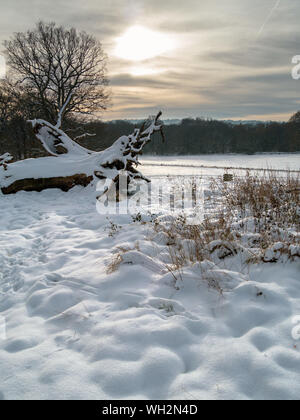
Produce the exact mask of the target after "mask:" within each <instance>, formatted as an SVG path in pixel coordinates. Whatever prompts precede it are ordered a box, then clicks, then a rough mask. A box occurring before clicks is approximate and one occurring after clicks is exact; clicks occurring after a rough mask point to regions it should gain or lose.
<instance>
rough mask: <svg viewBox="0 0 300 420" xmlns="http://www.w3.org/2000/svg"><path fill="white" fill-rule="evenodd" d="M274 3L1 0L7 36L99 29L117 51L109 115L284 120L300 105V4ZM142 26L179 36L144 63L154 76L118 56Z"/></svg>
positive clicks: (0, 23)
mask: <svg viewBox="0 0 300 420" xmlns="http://www.w3.org/2000/svg"><path fill="white" fill-rule="evenodd" d="M274 4H275V0H264V1H263V2H262V1H261V0H226V1H225V2H220V0H201V1H199V0H185V1H182V0H164V1H163V2H162V1H161V0H126V1H124V0H110V1H101V2H100V1H99V0H85V1H84V2H82V0H52V1H51V2H49V1H48V0H26V2H20V1H19V0H1V15H0V41H3V40H4V39H6V38H7V37H9V36H10V35H11V34H12V33H13V32H15V31H24V30H26V29H28V28H30V27H32V26H33V25H34V24H35V22H36V21H37V20H39V19H43V20H45V21H56V22H57V23H58V24H63V25H66V26H75V27H77V28H78V29H80V30H85V31H87V32H89V33H92V34H94V35H95V36H96V37H97V38H99V40H100V41H102V43H103V45H104V48H105V50H106V51H107V53H108V55H109V67H108V68H109V73H110V78H111V89H112V92H113V107H112V109H111V110H110V111H109V112H108V113H107V115H106V118H110V117H116V116H117V117H118V118H143V117H144V116H145V114H150V113H153V112H154V111H155V110H156V108H160V107H162V108H163V109H164V112H165V116H166V117H183V116H198V115H202V116H211V117H220V118H235V117H236V118H240V117H247V116H249V115H255V116H259V115H261V116H262V117H263V116H264V115H274V116H275V115H276V118H279V117H278V116H280V115H282V118H283V119H284V118H286V117H287V115H288V114H289V113H293V112H294V111H295V110H296V109H297V108H298V107H299V103H298V98H297V93H298V89H299V88H298V85H297V83H300V81H299V82H296V81H294V80H293V79H292V78H291V76H290V72H291V58H292V57H293V56H294V55H297V54H300V29H299V20H300V3H299V2H295V1H294V0H285V1H284V2H281V3H280V5H279V7H277V8H276V9H272V8H273V7H274ZM271 10H273V11H272V14H271V13H270V11H271ZM136 24H138V25H143V26H145V27H148V28H149V29H152V30H157V31H160V32H161V33H163V34H165V36H166V37H168V36H172V38H174V39H175V40H176V48H175V49H174V51H172V52H170V53H168V54H164V55H161V56H159V57H155V58H153V59H151V60H148V61H145V62H143V63H142V65H143V66H144V67H145V68H147V67H148V68H149V69H150V70H151V69H153V70H154V71H153V74H149V75H144V76H133V75H132V74H131V70H130V69H131V68H132V67H133V66H134V63H131V62H128V61H126V60H122V59H119V58H118V57H115V56H114V55H113V51H114V47H115V43H116V40H117V38H118V37H119V36H121V35H122V34H123V33H124V32H125V31H126V30H127V28H128V27H130V26H132V25H136ZM261 28H263V30H261ZM258 34H259V37H258V36H257V35H258ZM299 86H300V84H299Z"/></svg>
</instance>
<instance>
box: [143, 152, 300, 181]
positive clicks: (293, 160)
mask: <svg viewBox="0 0 300 420" xmlns="http://www.w3.org/2000/svg"><path fill="white" fill-rule="evenodd" d="M141 163H142V164H143V173H144V174H145V175H147V176H154V175H212V176H213V175H220V174H223V173H224V171H225V170H226V168H236V169H241V168H244V169H248V168H251V169H276V170H293V171H300V153H292V154H289V153H286V154H259V155H199V156H143V158H142V159H141ZM239 172H240V171H239ZM241 172H244V171H241Z"/></svg>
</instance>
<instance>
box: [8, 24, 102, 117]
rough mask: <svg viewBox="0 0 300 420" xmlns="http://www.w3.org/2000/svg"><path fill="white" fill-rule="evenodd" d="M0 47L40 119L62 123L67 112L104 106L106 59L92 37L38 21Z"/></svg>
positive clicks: (85, 113)
mask: <svg viewBox="0 0 300 420" xmlns="http://www.w3.org/2000/svg"><path fill="white" fill-rule="evenodd" d="M4 46H5V52H6V56H7V63H8V66H9V68H10V69H11V70H12V71H13V74H14V76H15V77H16V79H17V81H18V83H19V84H20V85H21V86H22V87H23V88H25V89H26V90H27V91H31V92H32V95H33V96H32V97H33V98H35V101H36V105H38V106H39V108H40V110H42V112H43V115H40V116H41V117H43V118H47V119H48V120H49V121H51V122H52V123H54V122H57V121H59V125H61V123H62V122H63V120H64V119H65V118H66V116H70V114H78V113H79V114H81V115H83V114H84V115H87V114H88V115H90V114H92V113H95V112H99V111H101V110H105V109H106V108H107V105H108V99H109V93H108V90H107V84H108V81H107V78H106V55H105V53H104V51H103V48H102V45H101V43H100V42H99V41H98V40H97V39H95V38H94V37H93V36H90V35H88V34H87V33H85V32H78V31H77V30H76V29H74V28H71V29H66V28H64V27H62V26H57V25H56V24H55V23H44V22H39V23H38V24H37V26H36V28H35V29H34V30H29V31H27V32H25V33H20V32H19V33H15V34H14V35H13V37H12V38H11V39H10V40H8V41H5V42H4ZM65 104H66V106H65Z"/></svg>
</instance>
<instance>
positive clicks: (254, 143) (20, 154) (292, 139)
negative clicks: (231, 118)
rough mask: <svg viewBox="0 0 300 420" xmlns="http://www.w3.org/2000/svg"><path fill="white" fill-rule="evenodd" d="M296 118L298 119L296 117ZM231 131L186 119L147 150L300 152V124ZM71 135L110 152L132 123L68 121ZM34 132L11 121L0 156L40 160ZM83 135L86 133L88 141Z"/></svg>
mask: <svg viewBox="0 0 300 420" xmlns="http://www.w3.org/2000/svg"><path fill="white" fill-rule="evenodd" d="M293 118H294V117H293ZM293 118H292V119H291V120H290V122H288V123H276V122H270V123H263V124H257V125H252V124H249V125H244V124H240V125H232V124H229V123H226V122H221V121H216V120H207V119H201V118H197V119H184V120H182V122H181V124H174V125H166V126H165V127H164V132H165V138H166V141H165V142H162V141H161V138H160V137H159V136H158V135H157V137H156V138H154V141H153V142H151V143H150V144H149V145H148V146H147V147H146V150H145V153H147V154H156V155H195V154H208V153H246V154H254V153H260V152H299V151H300V122H299V121H298V120H297V118H294V119H293ZM68 126H69V129H68V130H67V133H68V134H69V136H70V137H72V138H73V139H76V141H77V142H78V143H80V144H81V145H83V146H85V147H87V148H89V149H91V150H95V151H99V150H103V149H105V148H107V147H108V146H110V145H111V144H112V143H113V142H114V141H115V140H116V139H117V138H118V137H120V136H122V135H124V134H126V135H127V134H130V133H131V132H132V131H133V128H134V127H135V124H133V123H130V122H129V121H114V122H102V121H93V122H89V123H86V124H84V125H81V126H80V125H78V123H75V122H72V121H69V124H68ZM31 130H32V129H31V127H30V125H29V124H27V123H26V121H25V120H23V119H22V118H17V119H15V120H12V121H11V122H10V123H9V124H6V125H5V126H2V130H0V155H1V154H3V153H5V152H9V153H11V154H12V155H13V156H14V158H15V159H16V160H19V159H24V158H29V157H37V156H42V155H43V154H44V151H43V149H42V148H41V147H40V145H39V143H38V142H37V140H36V139H35V136H34V134H33V133H32V131H31ZM84 133H88V135H85V134H84Z"/></svg>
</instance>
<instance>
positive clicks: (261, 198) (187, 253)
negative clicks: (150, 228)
mask: <svg viewBox="0 0 300 420" xmlns="http://www.w3.org/2000/svg"><path fill="white" fill-rule="evenodd" d="M208 196H209V200H210V206H211V207H212V208H213V209H214V210H213V211H210V212H209V213H208V214H206V216H205V218H204V221H203V223H202V224H201V225H196V226H195V225H188V224H187V221H186V219H185V218H184V217H183V216H181V217H179V218H176V219H175V218H174V220H173V222H169V223H156V224H155V227H154V228H155V230H156V231H163V232H164V233H165V234H166V235H167V237H168V248H169V253H170V259H171V264H170V265H169V266H168V267H167V268H168V270H169V271H171V272H173V273H174V272H176V273H179V275H181V274H180V273H181V270H182V268H183V267H184V266H186V265H189V264H193V263H195V262H202V261H204V260H213V259H215V258H218V259H219V260H225V259H226V258H228V257H233V256H235V255H238V254H239V253H241V252H242V253H243V252H244V253H245V254H247V256H248V257H247V258H248V259H247V262H258V261H264V262H275V260H274V261H272V259H271V260H268V258H266V257H265V256H266V252H267V251H268V250H270V249H271V248H272V246H274V245H275V244H276V243H278V242H280V243H282V248H281V250H280V251H279V254H285V255H287V257H290V258H291V259H293V258H296V257H297V256H298V255H297V252H296V254H294V255H292V254H291V251H290V249H291V246H293V245H294V246H299V245H300V178H299V176H297V175H295V174H294V173H293V174H291V173H287V174H286V175H285V176H284V175H282V173H280V174H279V175H278V174H277V173H276V172H274V171H265V173H264V174H263V176H262V175H261V174H259V176H258V175H257V176H255V175H250V173H248V174H247V176H246V177H243V178H239V177H235V178H234V179H233V181H232V182H226V181H224V179H223V178H219V179H215V180H213V181H212V182H211V185H210V193H209V195H208ZM245 250H247V252H245Z"/></svg>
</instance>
